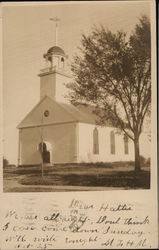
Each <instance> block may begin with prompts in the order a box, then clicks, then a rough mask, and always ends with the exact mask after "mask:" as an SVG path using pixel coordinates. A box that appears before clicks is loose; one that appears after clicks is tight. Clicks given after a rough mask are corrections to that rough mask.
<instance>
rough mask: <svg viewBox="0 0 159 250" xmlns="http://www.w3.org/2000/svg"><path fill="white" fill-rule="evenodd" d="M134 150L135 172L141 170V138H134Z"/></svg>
mask: <svg viewBox="0 0 159 250" xmlns="http://www.w3.org/2000/svg"><path fill="white" fill-rule="evenodd" d="M134 152H135V172H138V171H140V170H141V166H140V150H139V138H136V139H135V140H134Z"/></svg>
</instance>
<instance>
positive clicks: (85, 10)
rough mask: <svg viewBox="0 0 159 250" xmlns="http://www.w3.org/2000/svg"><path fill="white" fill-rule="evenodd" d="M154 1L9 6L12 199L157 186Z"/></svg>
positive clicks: (6, 156) (6, 91)
mask: <svg viewBox="0 0 159 250" xmlns="http://www.w3.org/2000/svg"><path fill="white" fill-rule="evenodd" d="M151 28H152V27H151V8H150V1H110V2H109V1H101V2H100V1H99V2H96V1H94V2H93V1H92V2H91V1H90V2H89V1H88V2H85V1H84V2H80V1H77V2H67V1H66V2H52V3H51V4H45V5H40V4H38V3H36V4H31V5H26V6H23V4H22V5H21V6H18V5H16V4H15V5H12V6H9V5H8V6H7V5H5V6H4V7H3V23H2V35H3V36H2V38H3V46H2V53H3V138H2V139H3V192H4V193H10V192H15V193H16V192H18V193H19V192H69V191H105V190H109V191H112V190H139V189H140V190H142V189H150V188H151V182H150V179H151V170H152V168H153V167H155V166H152V165H151V132H152V131H151V121H152V119H151V111H152V98H151V96H152V93H151V92H152V88H153V84H155V83H153V82H152V80H151V77H152V73H151V72H152V68H151V66H152V63H151V59H152V53H151V52H152V51H151V48H152V47H151V41H152V37H151Z"/></svg>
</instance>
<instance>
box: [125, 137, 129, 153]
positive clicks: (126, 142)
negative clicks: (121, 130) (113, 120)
mask: <svg viewBox="0 0 159 250" xmlns="http://www.w3.org/2000/svg"><path fill="white" fill-rule="evenodd" d="M124 152H125V154H128V153H129V146H128V136H127V135H124Z"/></svg>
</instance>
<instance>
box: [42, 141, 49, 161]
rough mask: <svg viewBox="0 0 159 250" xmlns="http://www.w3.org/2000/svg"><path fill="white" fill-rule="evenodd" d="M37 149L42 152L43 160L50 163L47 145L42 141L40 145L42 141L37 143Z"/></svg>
mask: <svg viewBox="0 0 159 250" xmlns="http://www.w3.org/2000/svg"><path fill="white" fill-rule="evenodd" d="M39 150H40V152H41V153H42V157H43V162H44V163H50V152H49V151H48V150H47V146H46V143H45V142H43V146H42V143H40V144H39Z"/></svg>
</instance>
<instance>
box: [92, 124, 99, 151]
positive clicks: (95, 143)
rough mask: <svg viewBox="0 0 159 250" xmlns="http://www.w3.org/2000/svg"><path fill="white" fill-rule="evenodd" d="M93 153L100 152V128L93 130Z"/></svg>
mask: <svg viewBox="0 0 159 250" xmlns="http://www.w3.org/2000/svg"><path fill="white" fill-rule="evenodd" d="M93 154H99V138H98V129H97V128H95V129H94V130H93Z"/></svg>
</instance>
